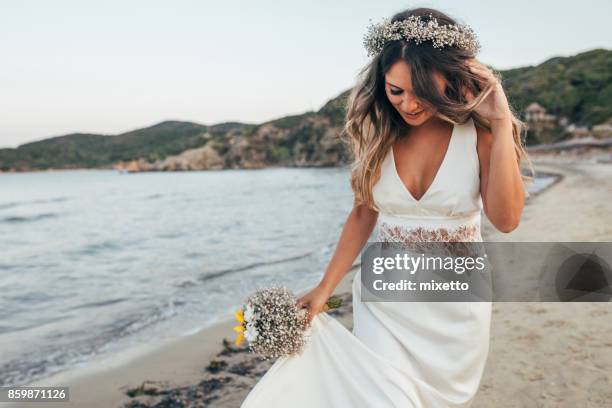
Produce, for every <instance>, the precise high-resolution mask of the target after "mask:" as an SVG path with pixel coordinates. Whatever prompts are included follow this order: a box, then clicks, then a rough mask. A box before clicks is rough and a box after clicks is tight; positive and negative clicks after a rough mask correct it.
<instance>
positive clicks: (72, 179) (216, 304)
mask: <svg viewBox="0 0 612 408" xmlns="http://www.w3.org/2000/svg"><path fill="white" fill-rule="evenodd" d="M348 180H349V170H348V168H346V167H337V168H266V169H256V170H219V171H210V170H209V171H188V172H145V173H127V172H121V171H117V170H67V171H46V172H27V173H4V174H0V386H17V385H24V384H27V383H29V382H31V381H34V380H37V379H41V378H44V377H47V376H49V375H51V374H54V373H57V372H59V371H63V370H66V369H69V368H71V367H74V366H79V365H83V364H86V363H87V361H88V360H90V359H91V358H92V357H94V356H97V355H101V354H109V355H110V354H112V353H114V352H118V351H121V350H124V349H126V348H130V347H131V348H133V347H138V346H139V345H146V344H149V343H150V342H152V341H153V340H163V339H169V338H176V337H180V336H185V335H189V334H192V333H195V332H197V331H199V330H201V329H203V328H206V327H208V326H210V325H212V324H214V323H216V322H217V321H219V320H220V319H222V318H226V317H228V316H229V315H231V314H232V313H233V312H234V311H235V310H237V309H238V308H239V307H240V305H241V303H242V301H243V300H244V299H245V298H246V297H247V296H248V295H249V294H251V293H252V292H253V291H254V290H255V289H257V288H259V287H264V286H269V285H272V284H276V285H284V286H287V287H288V288H290V289H291V290H293V291H294V292H296V293H298V292H301V291H303V290H306V289H308V288H309V287H312V286H314V285H316V283H317V282H318V281H319V279H320V278H321V276H323V273H324V270H325V267H326V266H327V263H328V262H329V260H330V258H331V255H332V254H333V250H334V248H335V245H336V242H337V240H338V237H339V235H340V232H341V230H342V227H343V225H344V222H345V220H346V217H347V216H348V214H349V212H350V209H351V207H352V204H353V195H352V192H351V189H350V186H349V182H348ZM553 181H554V177H553V176H550V175H545V176H544V177H541V178H537V179H536V183H535V184H534V185H533V186H531V187H530V191H531V192H536V191H538V190H541V189H543V188H545V187H547V186H548V185H550V184H551V183H552V182H553ZM228 336H229V337H233V334H231V333H229V334H228Z"/></svg>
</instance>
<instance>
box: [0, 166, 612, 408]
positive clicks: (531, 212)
mask: <svg viewBox="0 0 612 408" xmlns="http://www.w3.org/2000/svg"><path fill="white" fill-rule="evenodd" d="M535 164H536V169H537V170H538V171H546V172H551V173H557V174H560V175H562V178H561V180H560V181H559V182H558V183H556V184H555V185H553V186H552V187H550V188H549V189H547V190H546V191H544V192H542V193H540V194H538V195H536V196H532V197H530V198H529V200H528V205H527V206H526V207H525V210H524V213H523V218H522V221H521V225H520V226H519V227H518V228H517V229H516V230H515V231H513V232H512V233H510V234H503V233H500V232H497V231H495V229H494V228H493V227H492V226H491V225H490V224H488V222H487V221H485V223H484V225H483V235H484V237H485V240H487V241H515V242H516V241H523V242H529V241H554V242H559V241H567V242H571V241H611V240H612V211H611V210H612V208H611V207H612V205H611V204H610V201H611V199H612V164H610V163H597V162H595V161H582V162H572V161H571V160H567V159H563V160H549V159H547V160H544V159H543V160H541V161H540V162H537V161H536V162H535ZM355 270H356V269H355V268H353V270H352V271H351V272H349V273H348V274H347V276H346V277H345V279H344V280H343V281H342V283H341V284H340V285H339V286H338V288H336V291H335V293H336V294H337V295H341V296H343V298H344V299H345V303H344V305H343V307H342V308H341V310H338V311H336V312H335V313H334V316H335V317H336V318H338V319H339V320H340V321H341V322H342V323H343V324H344V325H345V326H346V327H347V328H349V329H351V325H352V314H351V313H352V305H351V302H350V284H351V282H352V278H353V276H354V272H355ZM233 325H234V322H233V321H232V317H231V316H229V315H228V316H227V319H226V320H224V321H222V322H221V323H219V324H216V325H214V326H212V327H210V328H207V329H204V330H202V331H200V332H198V333H196V334H193V335H190V336H185V337H181V338H177V339H171V340H168V341H165V342H163V343H156V344H152V345H150V346H148V347H147V348H146V349H142V348H141V349H140V350H138V351H137V352H134V351H131V350H130V351H126V352H125V353H124V354H122V355H114V356H111V357H98V358H96V359H94V360H92V361H91V362H89V363H88V364H87V365H86V366H84V367H79V368H74V369H71V370H69V371H67V372H64V373H59V374H56V375H54V376H52V377H49V378H47V379H45V380H41V381H36V382H34V383H33V384H31V385H67V386H69V387H70V395H71V397H70V399H71V401H70V402H69V403H54V404H43V403H35V404H31V405H32V406H35V407H44V406H47V405H49V406H54V407H62V406H78V407H92V408H95V407H105V408H107V407H121V406H124V405H125V404H129V405H127V406H132V407H144V406H153V404H155V403H159V405H157V406H159V407H164V406H168V407H170V406H173V407H180V406H210V407H238V406H239V405H240V402H241V401H242V400H243V399H244V397H245V396H246V394H247V393H248V391H249V389H250V388H251V387H252V386H253V384H255V383H256V382H257V380H258V379H259V378H260V377H261V376H262V375H263V374H264V373H265V371H266V370H267V368H268V367H269V366H270V365H271V364H272V361H269V360H268V361H261V360H259V359H257V358H256V357H254V356H253V355H251V354H249V353H247V352H245V351H244V348H241V349H236V348H235V347H233V346H231V344H229V345H226V346H225V347H224V346H223V345H222V340H223V339H224V338H226V339H228V340H229V342H231V341H232V340H233V338H234V332H233V331H232V329H231V328H232V326H233ZM210 361H214V362H215V363H214V364H213V365H210V366H209V364H210ZM215 364H216V368H217V369H218V370H217V371H216V372H211V371H207V369H206V367H207V366H209V368H210V369H211V370H212V369H213V368H215V367H213V366H214V365H215ZM212 371H215V370H212ZM137 387H141V391H143V392H146V393H149V394H156V393H157V394H158V395H140V396H136V397H133V398H131V397H129V396H128V395H126V391H128V390H133V389H135V388H137ZM0 406H8V405H6V404H5V405H3V404H1V403H0ZM15 406H20V407H24V406H27V404H19V405H15ZM610 406H612V306H611V304H610V303H495V304H494V306H493V320H492V326H491V348H490V353H489V359H488V362H487V367H486V370H485V374H484V377H483V380H482V382H481V385H480V390H479V393H478V395H477V396H476V400H475V403H474V407H477V408H485V407H486V408H490V407H498V408H502V407H610Z"/></svg>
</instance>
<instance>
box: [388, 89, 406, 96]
mask: <svg viewBox="0 0 612 408" xmlns="http://www.w3.org/2000/svg"><path fill="white" fill-rule="evenodd" d="M402 92H404V91H401V90H399V91H398V90H397V89H391V95H401V94H402Z"/></svg>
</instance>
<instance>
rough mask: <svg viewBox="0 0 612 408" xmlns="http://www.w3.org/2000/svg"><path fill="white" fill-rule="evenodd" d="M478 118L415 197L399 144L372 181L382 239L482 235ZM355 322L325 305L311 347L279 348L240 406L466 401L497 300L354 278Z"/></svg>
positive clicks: (432, 407) (321, 407) (476, 380)
mask: <svg viewBox="0 0 612 408" xmlns="http://www.w3.org/2000/svg"><path fill="white" fill-rule="evenodd" d="M476 140H477V137H476V128H475V126H474V122H473V119H471V118H470V119H468V121H466V122H465V123H463V124H460V125H456V126H454V128H453V132H452V136H451V140H450V143H449V146H448V149H447V152H446V155H445V157H444V160H443V162H442V164H441V166H440V168H439V170H438V172H437V174H436V176H435V178H434V181H433V182H432V184H431V186H430V187H429V189H428V190H427V191H426V193H425V194H424V195H423V196H422V197H421V199H420V200H416V199H415V198H414V197H413V196H412V194H411V193H410V191H409V190H408V189H407V188H406V187H405V185H404V183H403V182H402V180H401V179H400V177H399V175H398V173H397V168H396V166H395V159H394V157H393V149H390V151H389V153H388V154H387V157H386V158H385V160H384V162H383V164H382V169H381V176H380V179H379V180H378V182H377V183H376V185H375V186H374V189H373V195H374V200H375V202H376V204H377V206H378V208H379V210H380V211H379V217H378V222H377V226H376V228H377V235H376V240H377V241H385V242H412V241H463V242H482V237H481V233H480V221H481V210H482V199H481V196H480V188H479V186H480V176H479V160H478V155H477V151H476ZM352 291H353V319H354V326H353V330H352V332H351V331H349V330H347V329H346V328H345V327H344V326H343V325H342V324H341V323H339V322H338V321H337V320H336V319H334V318H333V317H331V316H330V315H328V314H327V313H320V314H318V315H317V316H316V317H315V318H314V319H313V323H312V328H311V339H310V342H309V343H308V345H307V346H306V348H305V349H304V351H303V353H302V354H301V355H299V356H294V357H281V358H279V359H278V360H277V361H276V362H275V363H274V365H273V366H272V367H271V368H270V370H269V371H268V372H267V373H266V374H265V375H264V376H263V378H261V380H260V381H259V382H258V383H257V384H256V386H255V387H254V388H253V389H252V390H251V392H250V394H249V395H248V396H247V398H246V399H245V400H244V402H243V404H242V408H254V407H257V408H273V407H283V408H285V407H304V408H306V407H308V408H313V407H315V408H325V407H329V408H332V407H333V408H359V407H364V408H366V407H367V408H370V407H375V408H383V407H404V408H407V407H428V408H436V407H440V408H442V407H444V408H448V407H468V406H470V405H471V404H472V402H473V399H474V396H475V394H476V392H477V390H478V387H479V384H480V380H481V378H482V374H483V371H484V367H485V363H486V360H487V355H488V353H489V334H490V322H491V302H364V301H362V300H361V278H360V272H357V274H356V276H355V278H354V281H353V287H352Z"/></svg>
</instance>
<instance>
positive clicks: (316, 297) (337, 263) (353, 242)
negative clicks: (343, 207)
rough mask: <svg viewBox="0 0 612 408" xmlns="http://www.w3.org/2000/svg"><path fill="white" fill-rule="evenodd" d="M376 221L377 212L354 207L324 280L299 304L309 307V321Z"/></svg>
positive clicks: (345, 271)
mask: <svg viewBox="0 0 612 408" xmlns="http://www.w3.org/2000/svg"><path fill="white" fill-rule="evenodd" d="M377 219H378V212H377V211H375V210H373V209H370V208H368V207H367V206H366V205H364V204H362V205H357V206H354V207H353V209H352V210H351V212H350V214H349V215H348V217H347V219H346V222H345V224H344V227H343V228H342V233H341V234H340V239H339V240H338V244H337V245H336V249H335V251H334V255H333V256H332V259H331V261H330V262H329V264H328V266H327V269H326V270H325V274H324V275H323V278H322V279H321V281H320V282H319V284H318V285H317V286H316V287H315V288H314V289H312V290H311V291H310V292H308V293H307V294H305V295H304V296H302V297H301V298H300V299H299V301H298V307H302V306H305V305H308V309H309V317H310V319H311V320H312V318H313V317H314V316H315V315H316V314H318V313H319V312H321V311H322V310H323V306H324V305H325V303H326V302H327V300H328V299H329V297H330V296H331V295H332V293H333V292H334V289H335V288H336V286H338V283H340V281H341V280H342V278H343V277H344V275H346V273H347V272H348V271H349V269H350V268H351V266H352V265H353V261H354V260H355V258H356V257H357V255H359V253H360V252H361V249H362V248H363V246H364V245H365V243H366V242H367V240H368V238H369V237H370V234H371V233H372V230H373V229H374V226H375V225H376V221H377Z"/></svg>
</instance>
